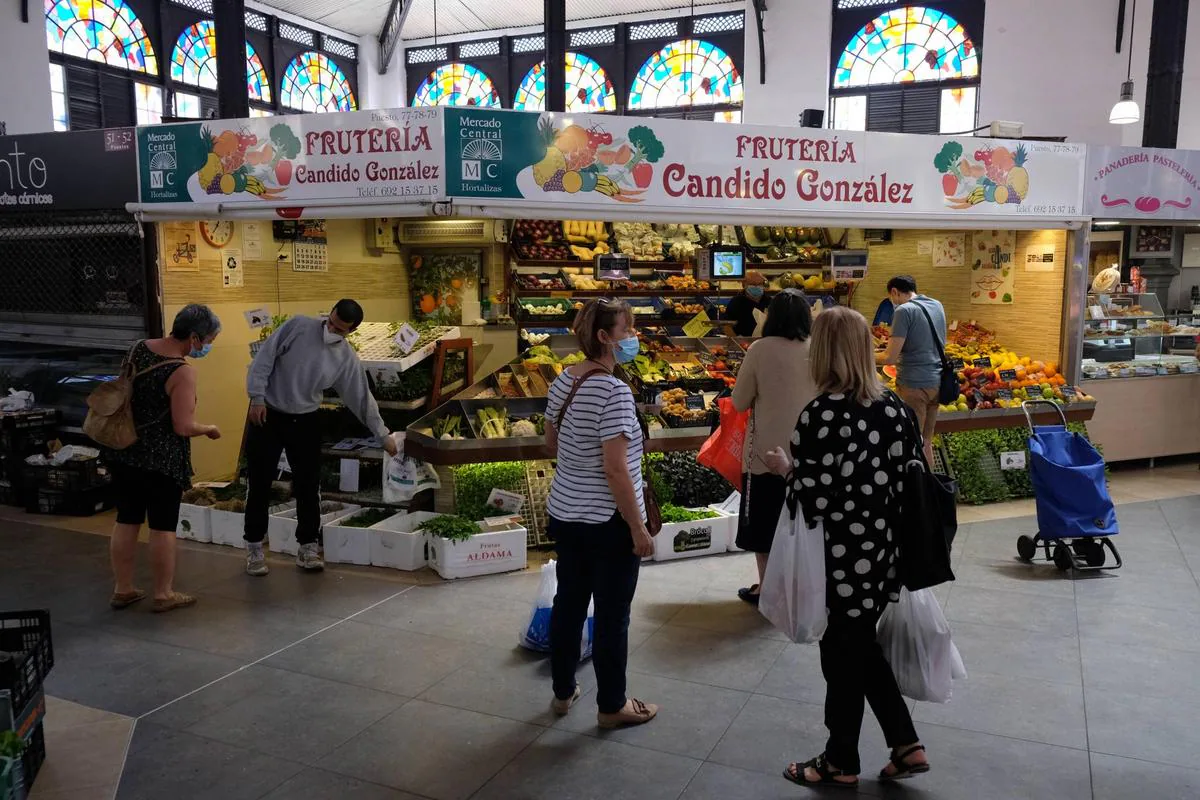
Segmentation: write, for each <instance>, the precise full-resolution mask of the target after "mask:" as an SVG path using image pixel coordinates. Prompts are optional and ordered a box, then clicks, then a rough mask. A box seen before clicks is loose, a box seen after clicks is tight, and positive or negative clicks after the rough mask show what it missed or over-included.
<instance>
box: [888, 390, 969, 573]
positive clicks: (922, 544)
mask: <svg viewBox="0 0 1200 800" xmlns="http://www.w3.org/2000/svg"><path fill="white" fill-rule="evenodd" d="M903 413H904V419H905V422H906V435H907V436H908V437H910V439H912V441H913V443H914V445H915V447H916V449H917V450H918V451H920V449H921V445H920V442H921V435H920V433H919V432H918V430H917V425H916V422H915V420H913V417H912V413H911V412H910V411H909V410H908V408H907V407H904V409H903ZM957 494H958V484H957V482H955V481H953V480H951V479H950V478H948V477H947V476H945V475H939V474H938V473H936V472H934V471H933V469H932V468H930V466H929V465H928V464H926V463H925V458H924V456H922V457H921V458H919V459H918V458H914V459H911V460H909V462H908V463H907V464H906V465H905V470H904V491H903V492H902V494H901V497H900V515H901V516H900V518H901V525H900V570H899V572H900V582H901V583H902V584H904V587H905V588H906V589H908V590H909V591H910V592H915V591H918V590H920V589H928V588H929V587H931V586H938V585H940V584H943V583H946V582H947V581H952V580H954V571H953V570H952V569H951V568H950V546H951V545H952V544H953V543H954V537H955V535H956V534H957V533H958V507H957V501H956V499H955V498H956V495H957Z"/></svg>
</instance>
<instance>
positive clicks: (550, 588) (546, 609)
mask: <svg viewBox="0 0 1200 800" xmlns="http://www.w3.org/2000/svg"><path fill="white" fill-rule="evenodd" d="M557 593H558V574H557V572H556V571H555V566H554V561H550V562H549V563H547V564H545V565H544V566H543V567H542V580H541V583H539V584H538V591H537V596H536V597H534V598H533V610H532V611H530V614H529V623H528V624H527V625H526V626H525V628H524V630H522V631H521V636H520V638H519V640H518V641H519V643H520V645H521V647H524V648H525V649H527V650H534V651H536V652H538V653H549V652H550V615H551V613H552V612H553V610H554V595H555V594H557ZM595 627H596V619H595V610H594V608H593V607H592V606H590V605H589V606H588V615H587V623H586V624H584V626H583V641H582V642H581V643H580V654H581V657H582V658H591V656H592V636H593V634H594V632H595Z"/></svg>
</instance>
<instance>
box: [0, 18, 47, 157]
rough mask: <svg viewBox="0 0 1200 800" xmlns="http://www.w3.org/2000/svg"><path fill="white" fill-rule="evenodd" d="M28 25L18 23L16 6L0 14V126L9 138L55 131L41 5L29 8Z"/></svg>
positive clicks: (44, 23)
mask: <svg viewBox="0 0 1200 800" xmlns="http://www.w3.org/2000/svg"><path fill="white" fill-rule="evenodd" d="M29 16H30V21H29V23H28V24H25V23H22V22H21V21H20V16H19V15H18V11H17V4H14V3H8V4H6V5H5V6H4V8H3V9H2V10H0V73H2V74H4V75H7V76H8V77H9V79H8V80H3V81H0V122H3V123H4V125H5V128H6V129H7V131H8V134H9V135H10V136H11V135H14V134H18V133H41V132H44V131H50V130H54V112H53V111H52V109H51V105H50V53H49V51H48V50H47V49H46V27H45V25H46V22H45V17H44V16H43V13H42V7H41V5H39V4H37V3H30V4H29Z"/></svg>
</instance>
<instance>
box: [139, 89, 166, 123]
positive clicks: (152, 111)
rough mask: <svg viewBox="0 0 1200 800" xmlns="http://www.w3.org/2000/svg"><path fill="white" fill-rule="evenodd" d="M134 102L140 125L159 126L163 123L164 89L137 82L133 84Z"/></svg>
mask: <svg viewBox="0 0 1200 800" xmlns="http://www.w3.org/2000/svg"><path fill="white" fill-rule="evenodd" d="M133 100H134V105H135V106H136V108H137V123H138V125H157V124H158V123H160V122H162V112H163V90H162V87H160V86H151V85H150V84H148V83H142V82H141V81H135V82H134V84H133Z"/></svg>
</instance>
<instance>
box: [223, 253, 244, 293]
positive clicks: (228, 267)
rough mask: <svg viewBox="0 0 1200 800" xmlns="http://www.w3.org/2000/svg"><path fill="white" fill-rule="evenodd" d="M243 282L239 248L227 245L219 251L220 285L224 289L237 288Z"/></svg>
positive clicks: (242, 284)
mask: <svg viewBox="0 0 1200 800" xmlns="http://www.w3.org/2000/svg"><path fill="white" fill-rule="evenodd" d="M245 284H246V281H245V270H244V269H243V268H242V251H241V249H234V248H229V247H227V248H225V249H223V250H222V251H221V285H222V286H224V287H225V288H226V289H238V288H241V287H242V286H244V285H245Z"/></svg>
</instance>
